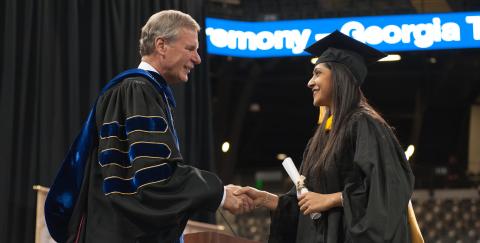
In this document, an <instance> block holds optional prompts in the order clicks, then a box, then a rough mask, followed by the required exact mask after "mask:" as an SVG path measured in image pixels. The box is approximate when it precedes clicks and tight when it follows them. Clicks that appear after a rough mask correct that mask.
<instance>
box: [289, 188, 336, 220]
mask: <svg viewBox="0 0 480 243" xmlns="http://www.w3.org/2000/svg"><path fill="white" fill-rule="evenodd" d="M298 200H299V201H298V206H300V211H302V212H303V214H304V215H308V214H311V213H321V212H324V211H327V210H329V209H331V208H333V207H337V206H341V205H342V202H341V192H337V193H332V194H320V193H316V192H307V193H304V194H302V195H301V196H300V197H299V198H298Z"/></svg>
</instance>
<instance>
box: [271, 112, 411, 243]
mask: <svg viewBox="0 0 480 243" xmlns="http://www.w3.org/2000/svg"><path fill="white" fill-rule="evenodd" d="M346 129H347V130H346V140H345V141H346V142H345V144H344V146H343V148H342V149H341V151H340V152H338V153H337V154H335V155H334V156H333V157H334V158H333V160H334V161H332V163H329V164H330V166H328V167H327V168H325V169H324V170H323V171H322V173H321V176H320V177H318V176H316V175H315V174H314V173H313V172H312V173H309V174H307V175H306V177H307V182H306V185H307V187H308V188H309V189H310V190H311V191H314V192H319V193H335V192H342V196H343V207H336V208H332V209H330V210H329V211H327V212H323V213H322V217H321V218H320V219H319V220H312V219H310V217H309V216H305V215H303V213H302V212H300V211H299V207H298V200H297V197H296V192H295V188H292V190H291V191H290V192H288V193H287V194H285V195H282V196H280V197H279V203H278V208H277V209H276V210H275V211H273V212H272V213H271V217H272V224H271V228H270V238H269V242H274V243H280V242H282V243H283V242H284V243H292V242H297V243H320V242H325V243H339V242H356V243H358V242H361V243H364V242H365V243H372V242H392V243H406V242H410V232H409V228H408V223H407V204H408V201H409V199H410V197H411V195H412V192H413V185H414V177H413V174H412V171H411V169H410V166H409V165H408V161H407V160H406V158H405V155H404V152H403V150H402V148H401V146H400V145H399V144H398V141H397V139H396V138H395V135H394V134H393V132H392V131H391V130H390V129H389V128H387V127H386V126H385V125H383V124H381V123H380V122H378V121H377V120H375V119H373V118H371V117H370V116H369V115H367V114H365V113H362V112H358V113H356V114H354V115H353V116H352V118H351V119H350V121H349V122H348V123H347V127H346ZM304 157H305V156H304Z"/></svg>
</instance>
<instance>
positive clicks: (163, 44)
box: [155, 37, 167, 54]
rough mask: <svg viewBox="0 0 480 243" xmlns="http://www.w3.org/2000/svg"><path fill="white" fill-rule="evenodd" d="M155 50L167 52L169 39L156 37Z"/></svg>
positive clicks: (162, 52) (161, 52)
mask: <svg viewBox="0 0 480 243" xmlns="http://www.w3.org/2000/svg"><path fill="white" fill-rule="evenodd" d="M155 50H156V51H157V52H158V53H160V54H165V51H166V50H167V41H166V40H165V39H164V38H162V37H157V38H156V39H155Z"/></svg>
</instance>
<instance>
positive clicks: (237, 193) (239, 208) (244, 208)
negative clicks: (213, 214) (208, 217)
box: [223, 185, 278, 214]
mask: <svg viewBox="0 0 480 243" xmlns="http://www.w3.org/2000/svg"><path fill="white" fill-rule="evenodd" d="M225 193H226V195H225V201H224V203H223V209H225V210H227V211H229V212H230V213H232V214H243V213H248V212H251V211H252V210H254V209H256V208H259V207H266V208H268V209H270V210H274V209H276V208H277V205H278V197H277V195H275V194H272V193H269V192H266V191H260V190H257V189H255V188H252V187H249V186H247V187H241V186H237V185H228V186H225Z"/></svg>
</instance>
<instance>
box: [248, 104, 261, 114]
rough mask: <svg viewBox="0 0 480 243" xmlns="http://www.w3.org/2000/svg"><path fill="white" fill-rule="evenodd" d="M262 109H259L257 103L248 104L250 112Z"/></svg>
mask: <svg viewBox="0 0 480 243" xmlns="http://www.w3.org/2000/svg"><path fill="white" fill-rule="evenodd" d="M261 109H262V108H261V107H260V104H258V103H252V104H250V107H249V108H248V110H249V111H251V112H260V110H261Z"/></svg>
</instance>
